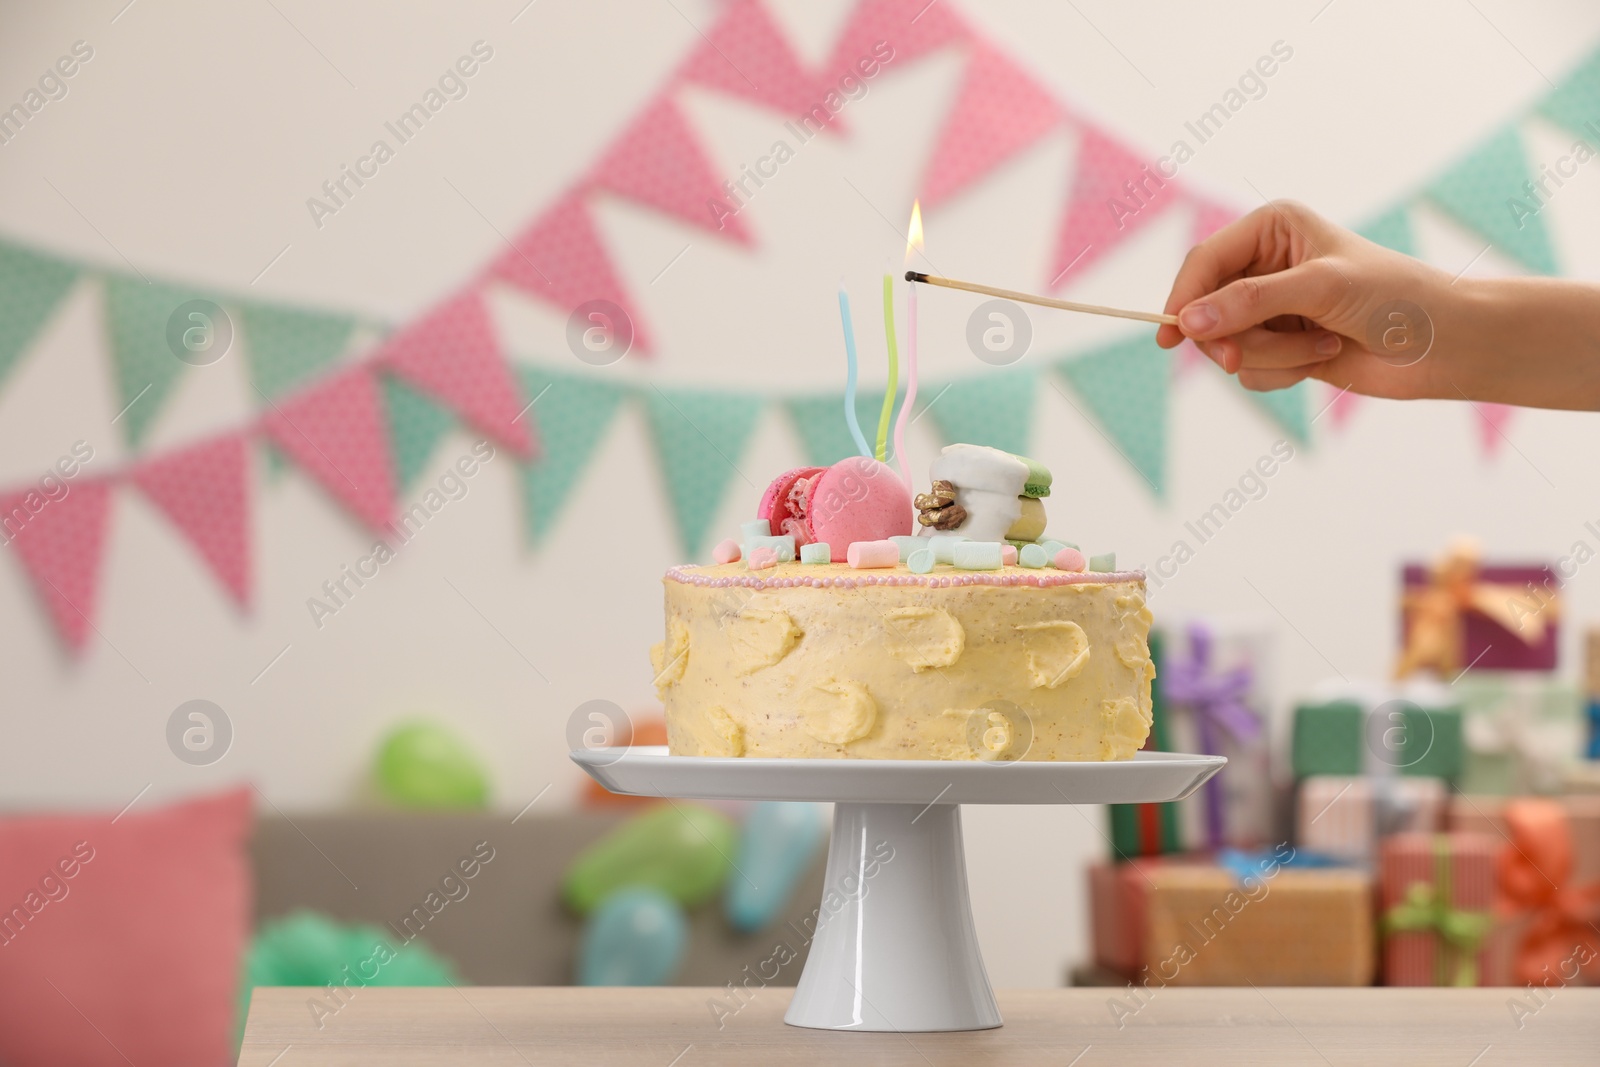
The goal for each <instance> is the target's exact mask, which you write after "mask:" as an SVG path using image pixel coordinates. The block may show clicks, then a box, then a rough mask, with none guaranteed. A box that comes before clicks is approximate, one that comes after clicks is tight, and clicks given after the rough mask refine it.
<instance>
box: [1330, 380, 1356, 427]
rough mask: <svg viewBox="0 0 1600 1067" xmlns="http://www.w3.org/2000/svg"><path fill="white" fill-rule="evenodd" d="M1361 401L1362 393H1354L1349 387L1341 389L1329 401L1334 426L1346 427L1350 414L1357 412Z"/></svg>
mask: <svg viewBox="0 0 1600 1067" xmlns="http://www.w3.org/2000/svg"><path fill="white" fill-rule="evenodd" d="M1330 388H1332V387H1331V386H1330ZM1360 402H1361V394H1359V393H1352V392H1351V391H1350V390H1348V389H1343V390H1340V391H1339V393H1338V395H1337V396H1335V397H1334V398H1333V399H1332V400H1330V401H1328V407H1329V408H1330V410H1329V412H1328V414H1329V415H1332V416H1333V428H1334V429H1336V430H1342V429H1344V427H1345V423H1347V422H1349V421H1350V416H1351V415H1352V414H1354V413H1355V410H1356V405H1357V404H1358V403H1360Z"/></svg>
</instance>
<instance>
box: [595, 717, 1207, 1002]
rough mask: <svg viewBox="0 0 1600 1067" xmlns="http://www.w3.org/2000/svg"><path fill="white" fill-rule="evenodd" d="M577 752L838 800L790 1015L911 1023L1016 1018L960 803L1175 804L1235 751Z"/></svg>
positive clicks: (660, 785)
mask: <svg viewBox="0 0 1600 1067" xmlns="http://www.w3.org/2000/svg"><path fill="white" fill-rule="evenodd" d="M572 759H573V762H575V763H577V764H578V766H580V767H582V768H583V769H584V770H585V771H586V772H588V774H589V775H590V776H591V777H592V778H594V780H595V781H597V782H599V783H600V784H601V785H603V786H605V787H606V788H607V789H609V790H611V791H612V792H613V793H623V794H627V795H630V796H648V797H683V798H694V799H704V800H729V799H738V800H802V801H829V802H832V803H833V804H834V809H833V837H832V840H831V841H830V842H829V845H828V868H827V876H826V882H825V884H824V886H823V896H822V901H821V903H820V905H819V906H818V908H817V911H816V912H815V913H814V922H813V923H811V924H809V928H808V929H806V930H805V931H804V932H805V934H806V936H808V937H809V938H810V939H811V954H810V957H809V958H808V959H807V961H806V966H805V971H804V972H803V973H802V974H801V975H800V984H799V985H798V986H796V987H795V992H794V999H793V1000H792V1001H791V1002H790V1004H789V1011H788V1013H787V1014H786V1015H785V1016H784V1021H786V1022H788V1023H789V1024H790V1025H792V1026H807V1027H812V1028H815V1029H820V1030H867V1031H900V1032H928V1031H936V1030H986V1029H989V1028H991V1027H995V1026H999V1025H1000V1024H1001V1021H1002V1020H1001V1018H1000V1010H999V1008H998V1007H997V1006H996V1004H995V999H994V991H993V990H992V989H991V988H990V986H989V976H988V973H987V972H986V971H985V970H984V966H983V956H982V954H981V953H980V952H979V950H978V935H977V931H976V929H975V928H974V927H973V924H972V905H971V900H970V898H969V897H968V895H967V865H966V857H965V854H964V852H963V850H962V844H961V807H960V806H961V805H962V804H1145V803H1164V802H1167V801H1173V800H1182V799H1184V798H1185V797H1187V796H1189V795H1190V794H1191V793H1193V792H1194V791H1195V790H1196V789H1199V788H1200V786H1201V785H1202V784H1204V783H1205V781H1206V779H1208V778H1210V777H1211V776H1212V775H1214V774H1216V773H1217V772H1218V771H1219V770H1221V769H1222V768H1223V766H1224V765H1225V764H1226V763H1227V762H1228V761H1227V760H1226V759H1223V758H1222V757H1221V756H1188V755H1181V754H1178V753H1171V752H1140V753H1138V754H1137V755H1135V756H1134V758H1133V759H1131V760H1126V761H1121V762H1115V763H1043V762H1011V763H983V762H976V761H975V762H948V761H943V760H852V759H814V760H812V759H756V758H748V757H747V758H740V759H723V758H715V757H704V756H669V755H668V754H667V750H666V747H665V746H661V745H653V746H639V747H634V748H623V749H618V748H597V749H580V750H578V751H575V752H573V753H572ZM1041 844H1044V843H1041ZM737 876H742V875H736V877H737ZM791 947H793V946H791Z"/></svg>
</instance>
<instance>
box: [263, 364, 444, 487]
mask: <svg viewBox="0 0 1600 1067" xmlns="http://www.w3.org/2000/svg"><path fill="white" fill-rule="evenodd" d="M379 380H380V381H381V382H382V383H383V414H384V426H385V427H386V428H387V429H388V431H389V456H390V459H391V460H392V462H393V464H394V479H395V488H397V489H399V490H401V491H402V492H403V491H405V490H407V489H409V488H411V486H413V485H415V484H416V481H417V478H418V476H420V475H421V474H422V469H423V468H424V467H426V466H427V465H428V461H429V460H430V459H432V458H433V453H434V449H436V448H438V446H439V440H440V439H441V438H442V437H444V435H445V434H447V433H449V432H450V431H451V430H453V429H455V425H456V420H455V416H454V415H452V414H450V411H449V409H447V408H445V407H443V406H442V405H440V404H437V403H435V402H434V401H432V400H430V399H429V398H428V396H427V394H425V393H419V392H418V391H417V390H415V389H413V388H411V387H410V386H409V385H407V384H406V383H405V382H403V381H401V380H399V379H398V378H394V377H391V376H389V375H387V374H385V375H382V376H381V377H380V379H379ZM269 455H281V453H279V452H278V451H277V449H272V450H271V451H270V452H269Z"/></svg>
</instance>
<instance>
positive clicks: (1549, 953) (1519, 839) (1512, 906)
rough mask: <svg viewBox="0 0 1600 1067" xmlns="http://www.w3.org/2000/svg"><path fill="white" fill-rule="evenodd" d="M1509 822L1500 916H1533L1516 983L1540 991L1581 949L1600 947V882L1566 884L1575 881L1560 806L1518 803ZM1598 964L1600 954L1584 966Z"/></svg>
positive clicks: (1509, 810)
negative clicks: (1598, 922)
mask: <svg viewBox="0 0 1600 1067" xmlns="http://www.w3.org/2000/svg"><path fill="white" fill-rule="evenodd" d="M1505 819H1506V825H1507V827H1508V828H1509V829H1510V831H1511V843H1510V844H1508V845H1507V846H1506V847H1505V848H1504V849H1502V850H1501V852H1500V894H1501V896H1500V910H1501V912H1502V913H1504V914H1507V915H1523V914H1527V913H1529V912H1532V913H1533V921H1532V922H1531V923H1529V924H1528V928H1527V930H1526V931H1525V932H1524V933H1523V935H1522V940H1521V941H1520V943H1519V944H1518V945H1517V949H1516V956H1515V969H1516V978H1517V981H1519V982H1523V983H1532V984H1535V985H1537V984H1539V983H1540V982H1542V981H1545V980H1546V979H1547V978H1548V976H1549V975H1551V974H1559V973H1560V972H1561V969H1562V966H1563V965H1564V964H1566V963H1568V962H1570V961H1571V960H1572V959H1573V958H1574V957H1575V956H1576V955H1577V954H1578V953H1577V949H1578V947H1579V946H1580V945H1583V944H1586V943H1587V944H1588V945H1589V946H1590V948H1591V949H1597V946H1600V934H1597V933H1596V920H1597V919H1600V882H1590V883H1587V884H1584V885H1578V886H1569V885H1567V884H1566V882H1567V879H1568V878H1569V877H1571V875H1572V824H1571V822H1570V820H1569V819H1568V816H1567V810H1566V808H1565V807H1563V806H1562V805H1561V804H1560V803H1559V802H1557V801H1554V800H1545V799H1542V798H1523V799H1519V800H1514V801H1511V802H1510V803H1508V804H1507V805H1506V809H1505ZM1596 959H1600V951H1595V952H1592V953H1591V954H1590V956H1589V957H1588V960H1587V961H1586V962H1587V963H1589V964H1591V965H1592V964H1593V963H1594V961H1595V960H1596ZM1582 969H1583V970H1586V971H1589V972H1590V973H1593V970H1594V968H1593V967H1592V966H1584V967H1583V968H1582Z"/></svg>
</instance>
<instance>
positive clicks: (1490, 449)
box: [1472, 404, 1515, 459]
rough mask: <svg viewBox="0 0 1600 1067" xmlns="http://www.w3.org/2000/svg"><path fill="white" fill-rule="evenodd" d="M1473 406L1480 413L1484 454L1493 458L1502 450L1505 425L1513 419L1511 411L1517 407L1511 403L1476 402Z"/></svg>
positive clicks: (1480, 434) (1479, 424)
mask: <svg viewBox="0 0 1600 1067" xmlns="http://www.w3.org/2000/svg"><path fill="white" fill-rule="evenodd" d="M1472 407H1473V409H1474V410H1475V411H1476V412H1477V415H1478V434H1479V439H1480V441H1481V442H1482V445H1483V454H1484V455H1485V456H1488V457H1489V458H1491V459H1492V458H1494V455H1495V453H1497V452H1499V451H1500V443H1501V441H1503V440H1504V439H1505V425H1506V423H1507V422H1509V421H1511V412H1512V411H1513V410H1515V409H1513V408H1512V407H1511V406H1510V405H1509V404H1474V405H1472Z"/></svg>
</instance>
